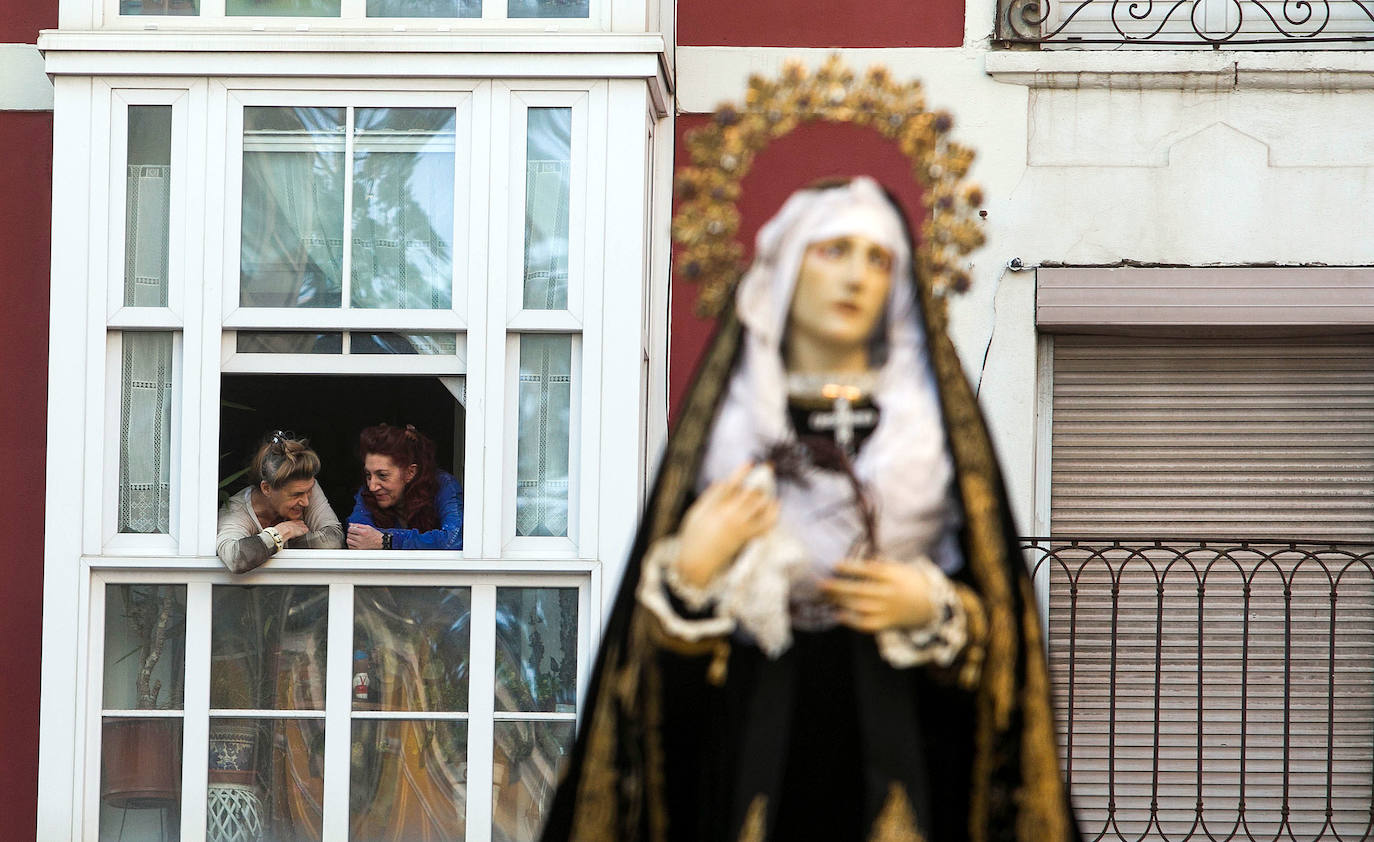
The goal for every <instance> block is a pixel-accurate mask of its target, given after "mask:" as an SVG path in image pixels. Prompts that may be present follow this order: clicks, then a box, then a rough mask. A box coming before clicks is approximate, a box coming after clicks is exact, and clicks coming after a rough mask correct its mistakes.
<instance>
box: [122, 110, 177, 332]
mask: <svg viewBox="0 0 1374 842" xmlns="http://www.w3.org/2000/svg"><path fill="white" fill-rule="evenodd" d="M126 164H127V166H126V167H125V174H126V178H125V184H126V189H125V195H124V306H126V307H166V306H167V248H168V245H169V239H168V233H167V225H168V222H169V221H170V219H171V204H170V200H171V184H172V106H170V105H131V106H129V149H128V160H127V162H126Z"/></svg>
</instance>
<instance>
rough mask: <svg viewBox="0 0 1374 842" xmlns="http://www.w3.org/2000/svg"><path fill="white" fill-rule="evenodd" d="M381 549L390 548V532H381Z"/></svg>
mask: <svg viewBox="0 0 1374 842" xmlns="http://www.w3.org/2000/svg"><path fill="white" fill-rule="evenodd" d="M382 549H384V550H389V549H391V533H390V532H383V533H382Z"/></svg>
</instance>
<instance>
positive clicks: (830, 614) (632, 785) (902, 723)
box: [543, 178, 1077, 842]
mask: <svg viewBox="0 0 1374 842" xmlns="http://www.w3.org/2000/svg"><path fill="white" fill-rule="evenodd" d="M916 263H917V261H915V260H914V259H913V252H912V242H911V236H910V232H909V229H908V226H907V224H906V221H905V219H904V218H903V216H902V213H901V211H900V210H899V209H898V207H897V205H896V204H895V203H894V202H893V201H892V199H891V198H890V197H889V196H888V195H887V194H886V193H885V192H884V191H883V190H882V189H881V188H880V187H879V186H878V185H877V184H876V183H874V182H873V181H872V180H871V179H868V178H855V179H853V180H851V181H847V182H839V183H834V182H832V183H828V184H822V185H818V186H815V187H812V188H809V189H804V190H801V191H798V192H797V193H795V194H793V195H792V196H791V197H790V198H789V199H788V200H787V201H786V203H784V205H783V206H782V208H781V209H780V210H779V211H778V213H777V215H776V216H774V217H773V219H772V220H770V221H769V222H768V223H767V224H766V225H764V226H763V227H762V229H760V232H759V235H758V240H757V245H756V248H755V259H754V263H753V265H752V267H751V268H750V269H749V271H748V272H747V273H746V274H745V275H744V277H743V279H742V280H741V282H740V284H739V286H738V288H737V291H736V294H735V297H734V302H733V307H732V308H730V309H728V310H727V312H726V313H725V314H724V316H723V318H722V320H721V323H720V326H719V329H718V332H717V334H716V336H715V338H714V339H713V341H712V344H711V346H710V348H709V349H708V351H707V353H706V356H705V358H704V363H703V366H702V368H701V370H700V371H699V372H698V374H697V377H696V380H695V382H694V384H693V385H692V387H691V391H690V393H689V394H688V396H687V398H686V401H685V403H684V409H683V413H682V416H681V418H680V420H679V423H678V425H677V427H676V429H675V430H674V431H673V433H672V435H671V437H670V439H669V443H668V447H667V452H666V454H665V456H664V463H663V466H662V468H661V469H660V472H659V477H658V481H657V483H656V485H655V488H654V492H653V496H652V498H651V500H650V502H649V506H648V508H647V509H646V514H645V516H644V521H643V523H642V525H641V528H640V532H639V536H638V538H637V540H636V543H635V548H634V550H633V556H632V558H631V561H630V564H629V566H628V567H627V570H626V575H625V580H624V582H623V583H622V585H621V588H620V591H619V595H618V597H617V599H616V603H615V607H614V609H613V611H612V614H611V617H610V621H609V625H608V626H607V629H606V634H605V637H604V642H603V644H602V648H601V652H600V654H599V657H598V660H597V664H596V668H595V671H594V674H593V678H592V683H591V686H590V688H589V689H588V692H587V696H586V705H585V708H584V710H585V714H584V719H583V721H582V723H581V729H580V733H579V735H578V738H577V742H576V745H575V747H574V750H573V753H572V756H571V757H570V758H569V762H568V765H567V768H566V771H565V774H564V777H563V780H562V782H561V784H560V786H559V789H558V791H557V794H556V795H555V798H554V802H553V805H552V807H551V809H550V813H549V820H548V822H547V825H546V827H545V830H544V835H543V838H544V839H545V840H546V842H555V840H565V839H566V840H646V842H686V840H746V842H747V841H748V840H765V839H774V840H812V839H814V840H974V841H975V842H992V840H1020V842H1060V840H1076V839H1077V831H1076V829H1075V827H1074V823H1073V819H1072V815H1071V813H1070V810H1069V806H1068V800H1067V797H1066V794H1065V790H1064V787H1063V785H1062V780H1061V777H1060V773H1059V767H1058V763H1057V758H1056V751H1055V737H1054V726H1053V717H1052V715H1051V712H1050V706H1049V694H1048V687H1047V679H1046V668H1045V662H1044V655H1043V652H1042V651H1041V642H1040V624H1039V620H1038V618H1037V617H1036V616H1035V610H1034V603H1035V601H1034V595H1033V591H1032V588H1031V584H1030V581H1029V578H1028V576H1027V573H1026V571H1025V568H1024V566H1023V563H1022V561H1021V556H1020V553H1019V552H1018V551H1017V548H1016V544H1015V540H1014V534H1015V533H1014V532H1013V530H1012V527H1011V522H1010V519H1009V517H1008V514H1007V505H1006V500H1005V496H1004V493H1003V490H1002V484H1001V479H1000V476H999V474H998V470H997V463H996V460H995V458H994V456H993V453H992V449H991V445H990V443H989V440H988V436H987V433H986V430H985V428H984V425H983V422H982V419H981V416H980V415H979V412H978V408H977V404H976V402H975V400H974V397H973V395H972V393H971V390H970V389H969V386H968V383H967V381H966V380H965V379H964V376H963V372H962V368H961V367H960V365H959V361H958V358H957V356H956V354H955V351H954V349H953V346H952V345H951V343H950V341H949V339H948V337H947V336H946V334H945V331H944V324H943V309H942V307H941V302H940V301H938V300H937V299H936V298H935V296H934V294H933V293H932V291H931V289H930V287H929V283H928V281H927V280H925V279H923V278H921V277H919V276H918V274H919V273H917V272H916V271H915V270H914V269H913V266H914V265H915V264H916Z"/></svg>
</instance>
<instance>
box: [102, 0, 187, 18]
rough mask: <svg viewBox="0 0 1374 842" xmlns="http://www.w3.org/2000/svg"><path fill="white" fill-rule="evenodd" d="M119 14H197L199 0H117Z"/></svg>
mask: <svg viewBox="0 0 1374 842" xmlns="http://www.w3.org/2000/svg"><path fill="white" fill-rule="evenodd" d="M119 13H120V14H121V15H198V14H200V0H119Z"/></svg>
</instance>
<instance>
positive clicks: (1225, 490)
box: [1049, 335, 1374, 840]
mask: <svg viewBox="0 0 1374 842" xmlns="http://www.w3.org/2000/svg"><path fill="white" fill-rule="evenodd" d="M1053 365H1054V368H1053V408H1052V415H1051V419H1052V426H1053V450H1052V456H1051V470H1052V481H1051V482H1052V486H1051V530H1052V532H1053V533H1054V535H1056V536H1073V537H1080V538H1087V539H1089V540H1088V541H1085V542H1084V543H1083V545H1082V547H1081V548H1078V549H1074V548H1068V549H1064V550H1062V551H1060V552H1058V553H1057V554H1056V559H1057V560H1056V561H1054V563H1052V564H1051V566H1050V575H1049V580H1050V655H1051V669H1052V673H1053V676H1052V677H1053V682H1054V686H1055V691H1056V694H1057V701H1058V716H1059V719H1060V721H1059V726H1060V740H1061V753H1062V754H1063V755H1064V762H1065V764H1066V766H1067V767H1068V769H1069V777H1070V780H1071V785H1072V787H1073V793H1074V800H1075V804H1076V806H1077V809H1078V814H1079V820H1080V823H1081V825H1082V826H1083V828H1084V830H1085V832H1086V833H1087V834H1088V835H1089V836H1090V837H1098V835H1099V834H1102V836H1101V837H1100V838H1106V839H1118V838H1127V839H1137V838H1141V839H1165V838H1167V839H1185V838H1188V839H1198V838H1202V839H1205V838H1209V837H1210V838H1216V839H1230V838H1251V837H1252V836H1253V838H1266V839H1285V840H1286V839H1303V840H1317V839H1334V838H1337V836H1336V834H1337V832H1339V834H1340V836H1341V837H1343V838H1347V839H1348V838H1363V837H1364V834H1366V833H1369V828H1370V823H1371V812H1370V804H1371V801H1374V781H1371V777H1372V776H1374V572H1371V569H1370V565H1368V564H1362V563H1358V562H1357V563H1349V562H1350V557H1349V556H1344V555H1341V554H1340V553H1339V552H1333V551H1331V550H1330V549H1329V548H1327V549H1324V550H1321V551H1317V550H1315V549H1314V548H1302V547H1290V546H1288V545H1287V542H1290V541H1294V540H1297V539H1309V540H1313V541H1321V542H1327V543H1342V542H1344V543H1346V544H1347V545H1348V549H1350V550H1352V551H1354V552H1355V553H1363V552H1368V551H1369V550H1370V548H1369V547H1361V548H1356V547H1354V545H1353V542H1355V541H1369V540H1372V539H1374V344H1365V343H1362V342H1359V341H1352V340H1345V341H1320V340H1293V341H1279V340H1269V341H1258V340H1194V339H1167V340H1160V339H1137V338H1125V337H1116V338H1104V337H1095V336H1093V337H1089V336H1070V335H1063V336H1057V337H1055V339H1054V359H1053ZM1201 538H1222V539H1230V540H1223V541H1220V542H1214V541H1207V542H1202V541H1200V540H1197V539H1201ZM1125 539H1132V540H1125ZM1140 539H1148V540H1140ZM1160 539H1162V540H1160ZM1190 539H1192V540H1190ZM1258 539H1283V540H1284V544H1281V545H1272V544H1271V545H1260V543H1259V540H1258ZM1115 540H1120V541H1121V543H1120V544H1119V545H1116V546H1114V545H1113V541H1115ZM1156 540H1159V544H1158V545H1156V544H1155V543H1154V541H1156ZM1242 541H1248V542H1251V543H1250V545H1248V546H1247V545H1243V544H1242V543H1241V542H1242ZM1343 566H1345V567H1346V569H1345V570H1344V572H1343V573H1342V572H1341V570H1342V567H1343ZM1070 741H1071V744H1072V749H1071V750H1070V749H1069V745H1070ZM1328 776H1329V777H1328ZM1328 811H1329V812H1330V819H1329V821H1328V818H1327V814H1328Z"/></svg>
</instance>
